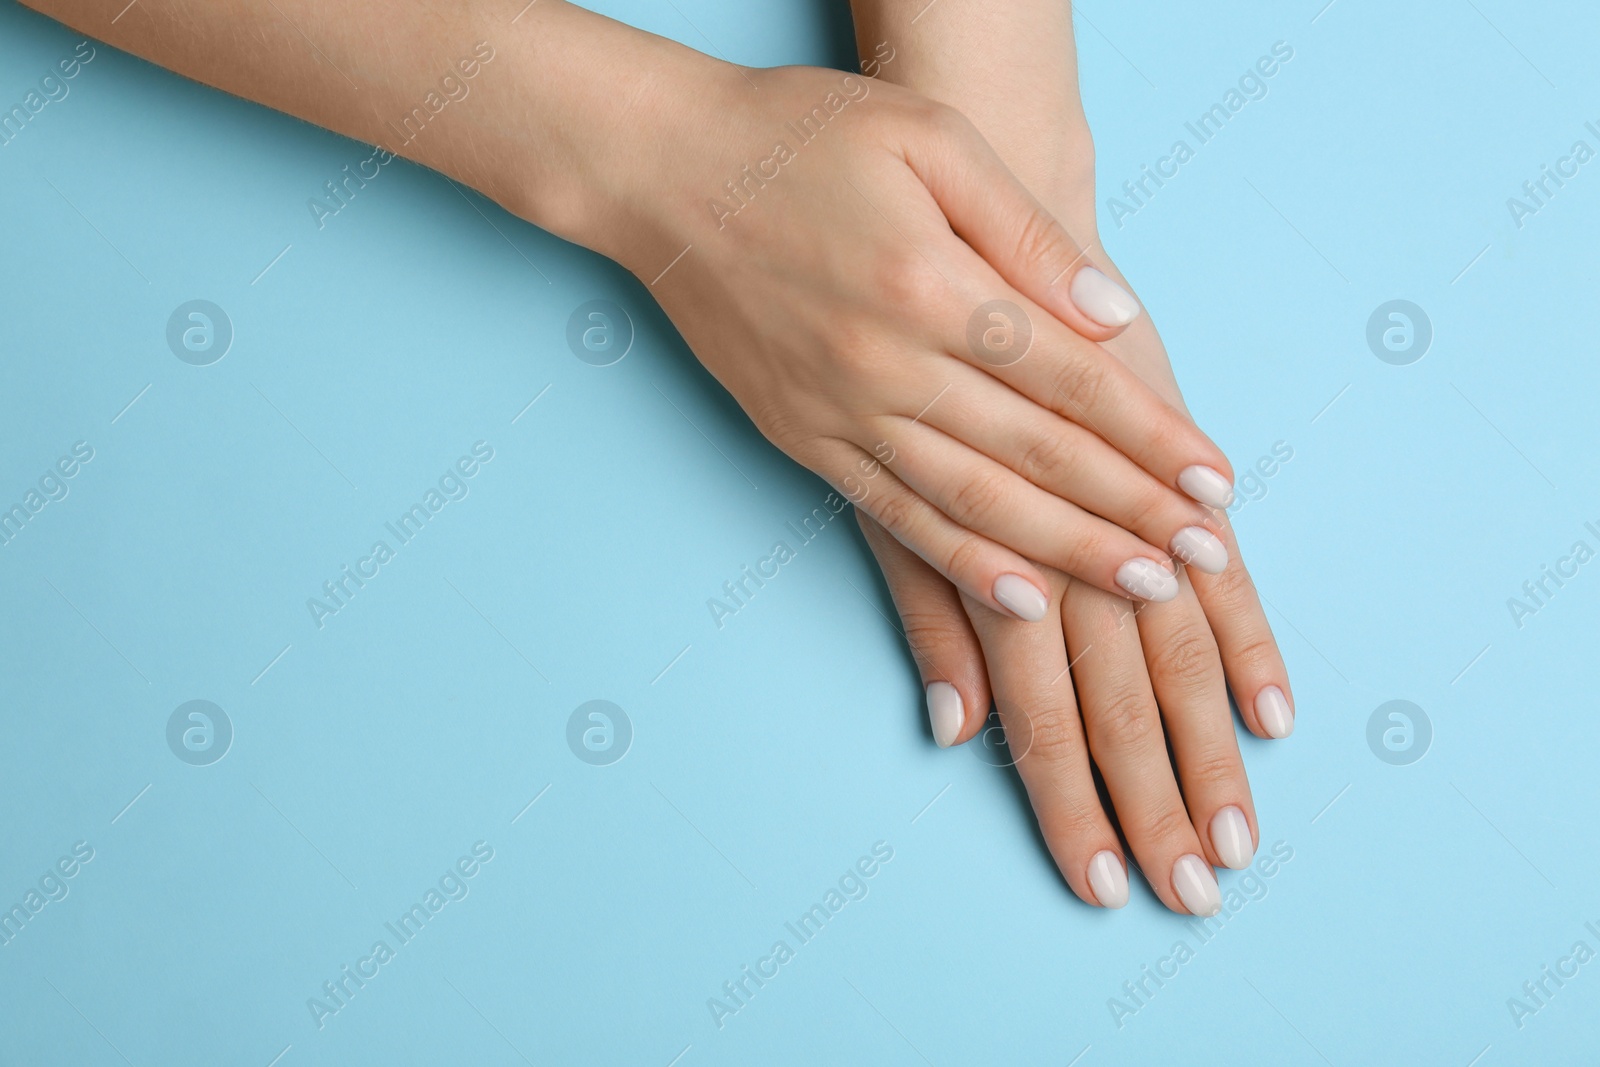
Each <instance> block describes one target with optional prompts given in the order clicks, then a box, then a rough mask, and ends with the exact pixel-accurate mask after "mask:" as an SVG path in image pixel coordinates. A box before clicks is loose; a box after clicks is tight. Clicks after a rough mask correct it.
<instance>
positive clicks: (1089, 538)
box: [1066, 523, 1110, 574]
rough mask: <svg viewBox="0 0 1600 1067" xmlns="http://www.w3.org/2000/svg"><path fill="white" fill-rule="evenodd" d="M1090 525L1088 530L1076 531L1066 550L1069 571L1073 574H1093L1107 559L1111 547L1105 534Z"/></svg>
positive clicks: (1093, 525)
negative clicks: (1103, 560)
mask: <svg viewBox="0 0 1600 1067" xmlns="http://www.w3.org/2000/svg"><path fill="white" fill-rule="evenodd" d="M1096 526H1097V524H1094V523H1090V524H1088V527H1089V528H1088V529H1085V530H1078V531H1074V533H1073V536H1072V539H1071V542H1070V543H1069V545H1068V547H1067V550H1066V557H1067V571H1068V572H1069V573H1071V574H1093V573H1094V572H1095V570H1096V569H1097V568H1098V567H1099V564H1100V561H1101V560H1102V559H1104V558H1105V556H1106V553H1107V552H1108V551H1109V548H1110V546H1109V545H1108V544H1107V541H1106V535H1105V533H1104V532H1102V531H1101V530H1099V529H1097V528H1096Z"/></svg>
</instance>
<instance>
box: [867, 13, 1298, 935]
mask: <svg viewBox="0 0 1600 1067" xmlns="http://www.w3.org/2000/svg"><path fill="white" fill-rule="evenodd" d="M914 14H916V12H915V11H914V10H911V9H909V8H907V7H905V6H903V5H898V4H897V2H896V0H862V2H861V3H859V4H858V11H857V15H858V33H859V35H860V40H861V42H862V44H863V54H867V53H868V52H869V51H871V50H872V49H871V48H870V43H871V42H876V41H878V40H880V39H882V38H883V35H885V34H895V35H896V39H897V40H898V41H900V42H901V45H900V47H899V48H898V50H897V51H898V55H899V57H900V59H901V62H899V63H898V64H897V65H896V66H895V68H894V70H893V72H892V75H891V76H894V77H899V78H905V79H907V80H908V82H909V83H910V84H912V85H913V86H915V87H916V88H918V89H920V90H922V91H926V92H928V93H930V94H931V95H934V96H937V97H940V98H942V99H944V100H946V101H949V102H951V103H955V104H961V105H963V106H966V107H968V108H969V109H970V110H971V112H972V113H973V115H974V116H975V118H976V120H977V121H978V123H979V125H980V127H981V128H982V129H983V130H984V132H985V133H986V134H988V135H989V136H990V137H991V138H992V139H993V140H994V143H995V146H996V148H997V149H998V150H999V151H1000V152H1001V154H1002V155H1003V157H1004V158H1006V159H1007V160H1008V161H1009V162H1011V163H1012V165H1013V166H1014V167H1015V168H1016V169H1017V173H1018V174H1019V176H1021V177H1022V178H1023V179H1024V180H1025V181H1027V182H1028V183H1029V185H1030V188H1033V189H1035V190H1036V191H1037V192H1039V193H1040V195H1041V197H1042V198H1043V199H1044V201H1045V202H1046V203H1047V204H1049V205H1050V206H1051V207H1052V208H1054V209H1055V210H1056V211H1057V212H1059V217H1060V218H1062V219H1063V220H1065V222H1066V225H1067V226H1068V228H1069V229H1071V230H1072V231H1073V232H1075V233H1077V234H1080V235H1086V236H1087V238H1088V241H1087V243H1086V245H1085V247H1088V248H1096V247H1098V244H1097V241H1096V240H1095V239H1094V234H1095V226H1094V195H1093V190H1094V184H1093V182H1094V175H1093V152H1092V145H1091V143H1090V141H1089V134H1088V127H1087V124H1086V123H1085V122H1084V120H1083V116H1082V111H1081V108H1080V107H1079V106H1078V101H1077V93H1076V85H1075V80H1076V72H1075V64H1074V53H1073V46H1072V38H1071V23H1070V12H1069V11H1068V10H1067V9H1066V7H1065V5H1058V4H1053V5H1048V6H1034V7H1033V8H1031V9H1030V7H1029V6H1028V5H1022V4H1019V5H1015V6H1013V7H1008V8H1005V9H1002V10H999V11H990V10H985V11H983V12H981V13H980V12H976V11H968V10H962V11H960V12H952V11H947V12H945V17H946V19H947V20H948V21H947V22H945V23H934V22H930V23H929V24H928V25H927V26H924V27H922V28H920V29H913V28H911V25H910V23H911V18H910V17H911V16H912V15H914ZM972 19H979V20H981V22H982V25H981V26H975V25H963V20H972ZM980 30H981V31H982V32H979V31H980ZM975 41H977V42H983V43H984V44H985V46H986V47H988V48H990V49H995V48H998V49H1000V50H1001V51H1002V53H1003V54H1004V57H1005V63H1004V64H1002V65H1000V66H998V67H997V66H996V65H995V56H994V55H991V54H986V52H985V48H984V47H975V46H974V45H973V42H975ZM994 70H1002V71H1007V72H1022V82H1023V83H1018V82H1016V81H1015V80H1013V81H1012V82H1011V83H1008V81H1007V79H1006V78H1005V77H1000V78H996V77H994V76H992V71H994ZM887 73H888V72H886V74H887ZM1052 75H1054V76H1052ZM1012 76H1013V79H1015V78H1016V77H1017V75H1015V74H1013V75H1012ZM1099 262H1100V263H1101V264H1102V266H1103V267H1104V268H1105V269H1106V270H1107V271H1108V272H1109V273H1110V274H1112V276H1114V277H1116V278H1118V279H1119V280H1120V275H1119V274H1117V272H1116V269H1115V267H1114V266H1112V265H1111V264H1110V261H1109V260H1108V259H1106V258H1105V257H1104V256H1103V255H1102V256H1100V257H1099ZM1124 284H1125V283H1124ZM1105 347H1106V348H1108V349H1109V350H1111V351H1113V352H1114V353H1115V354H1116V355H1117V356H1118V357H1119V358H1121V359H1122V360H1123V361H1124V362H1125V363H1126V364H1127V365H1128V366H1130V367H1131V368H1132V369H1133V370H1134V371H1135V372H1136V373H1138V374H1139V375H1140V376H1141V377H1142V378H1143V379H1144V380H1145V381H1147V382H1149V383H1150V384H1151V386H1152V387H1153V388H1155V389H1156V390H1157V392H1158V393H1160V394H1162V395H1163V396H1164V397H1165V398H1166V399H1167V400H1169V402H1171V403H1172V404H1173V405H1174V406H1176V407H1179V408H1181V407H1182V399H1181V397H1180V395H1179V393H1178V388H1177V384H1176V382H1175V380H1174V379H1173V376H1172V371H1171V367H1170V365H1169V363H1168V362H1167V358H1166V353H1165V350H1164V349H1163V347H1162V345H1161V341H1160V338H1159V337H1158V336H1157V334H1156V332H1155V329H1154V327H1153V326H1152V325H1151V324H1150V322H1149V320H1148V318H1141V319H1140V320H1138V321H1137V322H1135V323H1134V324H1133V325H1132V326H1131V327H1130V328H1129V329H1128V330H1127V331H1126V332H1125V333H1124V334H1122V335H1121V336H1119V337H1118V338H1116V339H1114V340H1111V341H1108V342H1107V343H1106V345H1105ZM1216 518H1217V520H1218V521H1219V522H1221V523H1223V524H1224V527H1225V529H1224V537H1225V539H1226V542H1227V550H1228V552H1227V564H1226V568H1225V569H1224V570H1223V571H1222V573H1220V574H1217V575H1210V574H1205V573H1199V572H1198V569H1190V570H1188V571H1186V572H1185V573H1184V574H1183V575H1181V576H1180V591H1179V594H1178V596H1177V597H1176V598H1175V599H1174V600H1173V601H1172V602H1170V603H1161V604H1145V605H1141V606H1140V607H1139V608H1138V609H1137V610H1134V609H1132V608H1131V607H1130V605H1129V604H1128V602H1127V601H1125V600H1122V599H1121V598H1118V597H1114V596H1110V595H1108V594H1106V593H1104V592H1102V591H1100V590H1097V589H1093V588H1090V587H1088V586H1086V585H1084V584H1082V583H1077V582H1070V581H1069V580H1067V579H1066V578H1065V576H1062V575H1053V576H1052V579H1053V580H1052V594H1053V599H1052V608H1056V609H1058V610H1056V611H1053V612H1052V620H1053V621H1052V622H1051V623H1050V624H1048V625H1046V626H1039V627H1019V626H1016V625H1015V624H1014V623H1011V622H1010V621H1009V620H1006V619H1004V618H1001V617H999V616H997V615H995V614H994V613H993V612H989V611H986V610H984V609H983V608H982V607H981V606H980V605H978V604H976V603H974V602H972V601H971V600H965V601H963V599H962V598H960V597H959V596H958V594H957V592H956V590H955V589H953V588H952V587H951V586H950V585H948V584H947V583H944V582H942V581H941V580H940V579H939V577H938V576H937V575H936V574H934V573H933V572H932V571H930V570H929V569H928V568H927V567H925V566H924V565H922V564H921V563H920V561H918V560H917V559H916V558H914V557H913V556H911V555H910V554H909V553H907V552H906V551H905V550H904V549H903V548H902V547H901V546H900V545H898V544H897V543H895V542H894V541H893V539H891V538H889V537H887V536H886V535H884V534H883V532H882V531H881V530H878V529H877V528H876V526H875V524H874V523H873V522H872V520H871V519H869V518H866V517H864V516H863V517H861V523H862V527H863V530H864V531H865V533H866V535H867V540H868V543H869V544H871V546H872V548H873V550H874V552H875V554H876V555H877V557H878V560H879V563H880V565H881V566H882V567H883V569H884V575H885V577H886V579H887V580H888V583H889V588H890V592H891V594H892V595H893V597H894V600H895V605H896V607H897V608H898V609H899V611H900V613H901V617H902V620H903V621H904V623H905V626H906V632H907V635H908V637H909V639H910V642H911V645H912V650H913V652H914V654H915V655H916V659H917V665H918V669H919V671H920V672H921V674H922V678H923V682H924V684H925V686H926V688H927V696H928V713H929V718H930V723H931V726H932V729H933V733H934V737H935V739H936V740H937V741H938V743H939V744H940V745H946V746H947V745H951V744H957V743H961V742H964V741H967V740H969V739H971V738H972V737H973V736H975V735H976V734H977V733H978V732H979V731H980V730H981V729H982V728H983V723H984V721H985V719H986V717H987V711H988V708H989V704H990V700H991V694H992V697H993V700H994V703H995V704H996V706H997V708H998V710H999V713H1000V717H1001V721H1002V724H1003V725H1004V727H1005V730H1006V734H1007V737H1008V739H1009V740H1010V742H1011V745H1012V756H1013V759H1014V760H1015V761H1016V765H1017V768H1018V771H1019V773H1020V774H1021V776H1022V779H1023V781H1024V783H1025V784H1026V786H1027V789H1028V793H1029V797H1030V799H1031V800H1032V803H1033V805H1034V809H1035V813H1036V814H1037V816H1038V818H1039V823H1040V827H1041V830H1042V832H1043V834H1044V837H1045V839H1046V841H1047V842H1048V844H1049V847H1050V850H1051V853H1052V855H1053V856H1054V858H1055V860H1056V863H1057V865H1058V866H1059V867H1060V869H1061V871H1062V874H1063V875H1064V877H1065V878H1066V880H1067V882H1068V884H1069V885H1070V886H1071V887H1072V889H1073V891H1074V892H1075V893H1077V894H1078V895H1079V896H1080V897H1082V898H1083V899H1084V900H1085V901H1087V902H1089V903H1091V904H1100V905H1102V906H1105V907H1112V908H1116V907H1121V906H1122V905H1123V904H1125V903H1126V902H1127V899H1128V878H1127V871H1126V866H1127V862H1128V861H1127V859H1126V858H1125V854H1124V850H1123V848H1122V845H1121V842H1120V841H1119V840H1118V837H1117V834H1116V832H1115V830H1114V829H1113V828H1112V825H1111V823H1110V821H1109V819H1108V817H1107V813H1106V811H1105V809H1104V807H1103V806H1102V804H1101V801H1100V797H1099V794H1098V792H1097V791H1096V788H1095V785H1094V781H1093V777H1092V774H1091V772H1090V763H1091V761H1092V762H1093V764H1094V765H1095V766H1097V767H1098V768H1099V770H1100V772H1101V774H1102V776H1103V778H1104V780H1105V783H1106V787H1107V790H1108V792H1109V793H1110V797H1111V801H1112V806H1113V808H1114V809H1115V811H1116V815H1117V819H1118V822H1119V824H1120V826H1121V829H1122V832H1123V834H1124V835H1125V836H1126V839H1127V843H1128V845H1129V846H1130V847H1131V849H1132V852H1133V855H1134V857H1135V858H1136V860H1137V863H1138V865H1139V866H1140V868H1141V869H1142V871H1143V873H1144V874H1145V876H1146V879H1147V881H1149V883H1150V885H1151V887H1152V888H1153V889H1154V890H1155V892H1156V894H1157V896H1159V897H1160V898H1161V900H1162V902H1163V903H1165V904H1166V905H1167V906H1168V907H1169V908H1172V909H1173V910H1175V911H1180V912H1184V911H1186V912H1190V913H1193V914H1198V915H1208V914H1213V913H1214V912H1215V911H1216V910H1217V909H1218V908H1219V907H1220V904H1221V898H1220V894H1219V892H1218V888H1217V883H1216V879H1215V877H1214V876H1213V875H1212V873H1211V868H1212V867H1213V866H1226V867H1242V866H1244V865H1246V864H1248V863H1249V862H1250V858H1251V856H1252V854H1253V852H1254V850H1255V844H1256V842H1257V840H1258V831H1257V827H1256V819H1255V811H1254V806H1253V804H1252V802H1251V797H1250V790H1249V784H1248V782H1247V781H1246V779H1245V774H1244V767H1243V763H1242V761H1241V759H1240V755H1239V749H1238V745H1237V743H1236V741H1235V738H1234V733H1233V728H1232V716H1231V713H1230V711H1229V707H1228V701H1227V688H1226V687H1231V688H1232V690H1233V692H1234V694H1235V696H1236V697H1237V698H1238V703H1239V707H1240V710H1241V713H1242V714H1243V717H1244V720H1245V723H1246V725H1247V726H1248V727H1249V728H1250V730H1251V731H1252V732H1254V733H1255V734H1257V735H1258V736H1261V737H1286V736H1288V734H1289V733H1290V732H1291V731H1292V729H1293V725H1294V711H1293V705H1292V703H1291V700H1292V697H1291V696H1290V695H1289V685H1288V678H1287V674H1286V672H1285V670H1284V666H1283V661H1282V658H1281V656H1280V655H1279V653H1278V649H1277V645H1276V642H1275V641H1274V640H1273V637H1272V631H1271V628H1270V627H1269V626H1268V625H1267V621H1266V617H1265V615H1264V613H1263V612H1262V609H1261V604H1260V601H1259V599H1258V598H1257V597H1256V594H1255V589H1254V586H1253V585H1252V583H1251V581H1250V577H1249V574H1248V573H1247V572H1246V570H1245V568H1244V564H1243V561H1242V560H1241V558H1240V556H1239V553H1238V550H1237V546H1236V545H1235V544H1234V543H1233V536H1232V531H1231V529H1228V528H1226V516H1225V515H1221V514H1219V515H1218V516H1216ZM1069 675H1070V679H1069ZM1074 690H1076V692H1074ZM1169 741H1170V743H1171V748H1172V752H1173V755H1174V756H1175V757H1176V761H1177V765H1176V768H1174V766H1173V762H1172V760H1171V759H1169V758H1168V754H1167V743H1168V742H1169Z"/></svg>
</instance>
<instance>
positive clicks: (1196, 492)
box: [1178, 466, 1233, 508]
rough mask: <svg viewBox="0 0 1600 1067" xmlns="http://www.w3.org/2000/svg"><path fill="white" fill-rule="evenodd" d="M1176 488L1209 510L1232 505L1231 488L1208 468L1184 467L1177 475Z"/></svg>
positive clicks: (1223, 479)
mask: <svg viewBox="0 0 1600 1067" xmlns="http://www.w3.org/2000/svg"><path fill="white" fill-rule="evenodd" d="M1178 488H1179V489H1182V490H1183V491H1184V492H1185V493H1188V494H1189V495H1190V496H1192V497H1194V498H1195V499H1196V500H1198V501H1200V503H1202V504H1204V505H1206V506H1207V507H1211V508H1225V507H1227V506H1228V505H1229V504H1232V503H1233V486H1231V485H1229V484H1228V479H1226V478H1224V477H1223V476H1222V475H1220V474H1218V473H1217V472H1216V471H1214V470H1212V469H1211V468H1210V467H1200V466H1194V467H1185V468H1183V472H1182V473H1181V474H1179V475H1178Z"/></svg>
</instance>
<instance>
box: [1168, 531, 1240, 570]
mask: <svg viewBox="0 0 1600 1067" xmlns="http://www.w3.org/2000/svg"><path fill="white" fill-rule="evenodd" d="M1172 554H1173V555H1174V556H1177V557H1178V558H1179V559H1181V560H1183V562H1185V563H1187V564H1188V565H1189V566H1191V567H1194V568H1196V569H1197V570H1202V571H1205V572H1206V573H1207V574H1221V573H1222V572H1223V571H1225V570H1227V568H1228V549H1227V546H1226V545H1224V544H1223V543H1222V542H1221V541H1220V540H1218V539H1217V535H1216V534H1214V533H1212V532H1211V531H1210V530H1208V529H1206V528H1205V527H1204V526H1185V527H1184V528H1183V529H1181V530H1179V531H1178V532H1177V533H1175V534H1173V535H1172Z"/></svg>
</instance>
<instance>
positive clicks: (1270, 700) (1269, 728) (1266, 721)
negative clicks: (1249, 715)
mask: <svg viewBox="0 0 1600 1067" xmlns="http://www.w3.org/2000/svg"><path fill="white" fill-rule="evenodd" d="M1254 706H1255V713H1256V722H1257V723H1259V724H1260V726H1261V731H1262V733H1264V734H1266V736H1267V737H1268V738H1270V739H1272V740H1275V741H1281V740H1283V739H1284V738H1285V737H1288V736H1289V735H1290V734H1292V733H1294V708H1292V707H1291V706H1290V705H1289V698H1288V697H1287V696H1285V695H1284V692H1283V690H1282V689H1279V688H1278V687H1277V686H1275V685H1269V686H1266V687H1265V688H1263V689H1262V690H1261V692H1259V693H1257V694H1256V699H1255V705H1254Z"/></svg>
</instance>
